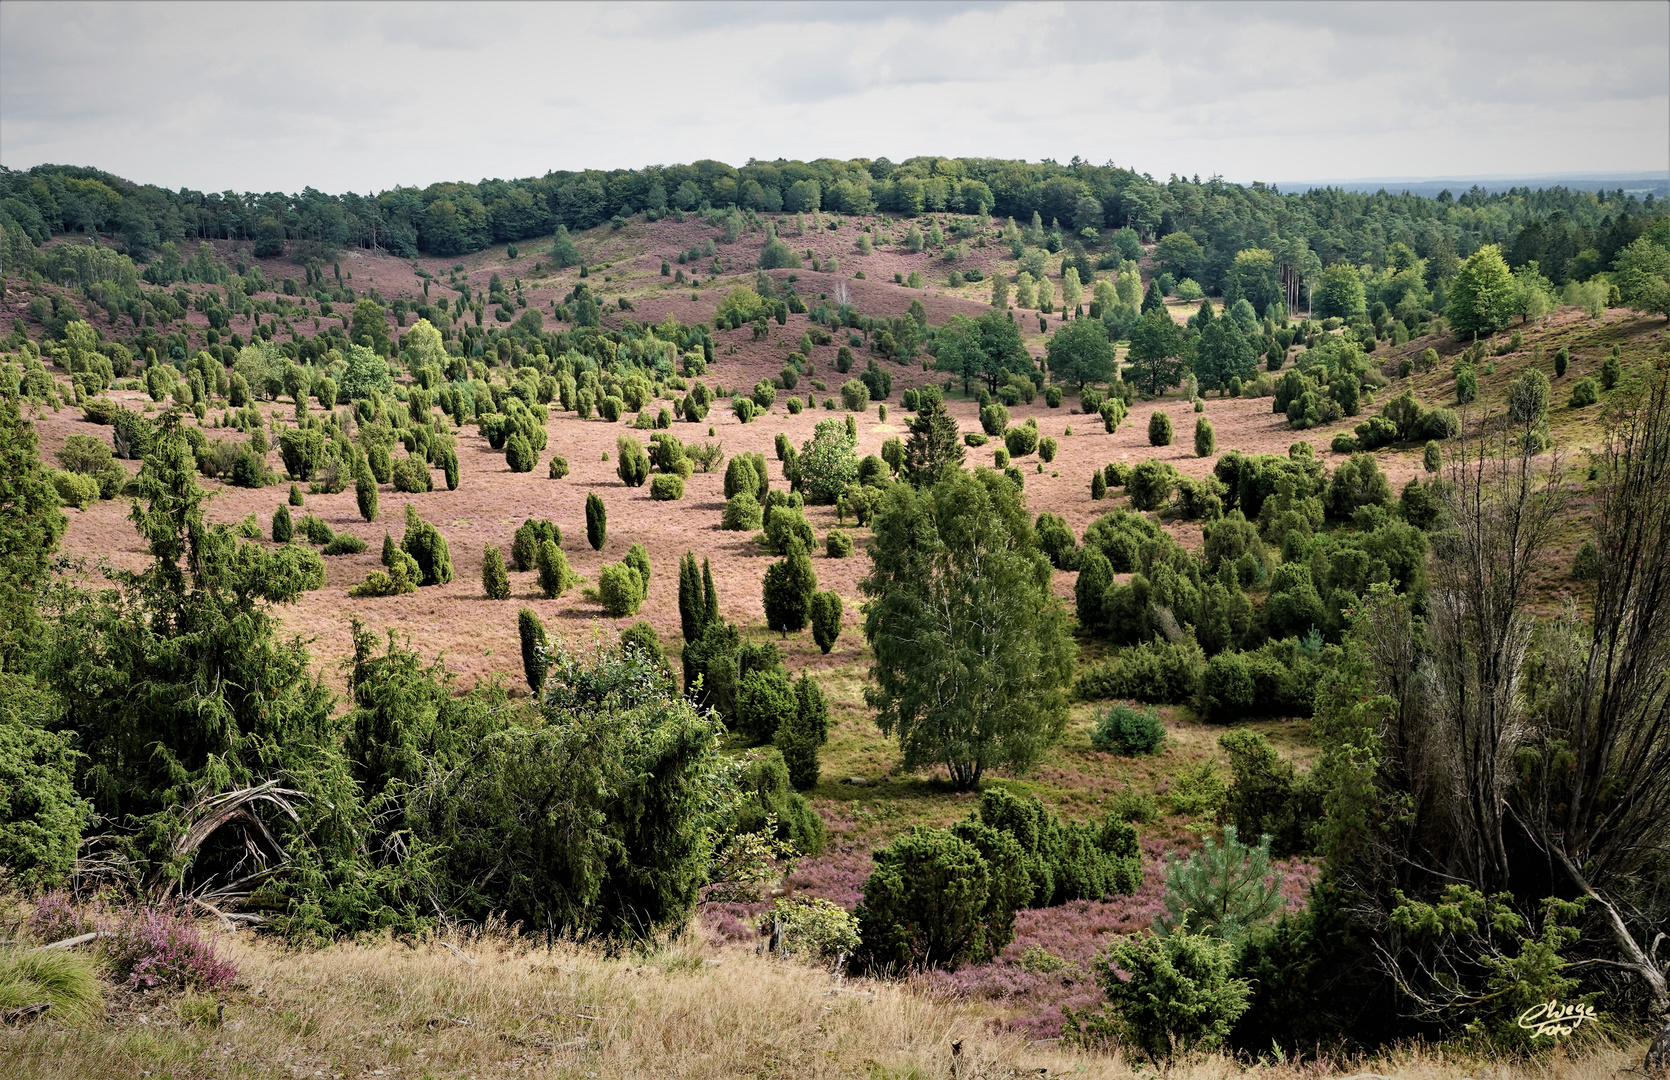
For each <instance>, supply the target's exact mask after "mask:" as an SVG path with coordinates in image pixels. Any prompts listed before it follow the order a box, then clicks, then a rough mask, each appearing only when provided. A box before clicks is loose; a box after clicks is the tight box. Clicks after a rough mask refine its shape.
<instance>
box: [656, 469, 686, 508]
mask: <svg viewBox="0 0 1670 1080" xmlns="http://www.w3.org/2000/svg"><path fill="white" fill-rule="evenodd" d="M649 497H650V498H652V499H654V500H656V501H657V502H677V501H678V500H680V499H682V498H684V477H682V476H680V475H679V474H678V473H656V474H655V477H654V479H652V480H650V482H649Z"/></svg>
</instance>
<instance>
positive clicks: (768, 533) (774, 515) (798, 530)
mask: <svg viewBox="0 0 1670 1080" xmlns="http://www.w3.org/2000/svg"><path fill="white" fill-rule="evenodd" d="M772 494H773V495H777V494H779V493H778V492H772ZM790 540H799V541H800V543H801V544H802V545H804V546H805V548H806V550H807V551H811V550H812V549H813V548H814V547H816V546H817V542H818V541H817V536H816V535H815V534H814V533H813V532H812V525H811V522H809V521H807V520H806V515H805V513H804V512H802V511H801V510H800V509H799V508H798V507H793V506H787V505H785V506H778V507H776V508H774V509H773V510H772V512H771V514H770V515H769V516H767V517H766V519H765V546H766V548H767V549H768V550H769V551H770V552H771V553H772V554H773V555H787V554H788V553H789V541H790Z"/></svg>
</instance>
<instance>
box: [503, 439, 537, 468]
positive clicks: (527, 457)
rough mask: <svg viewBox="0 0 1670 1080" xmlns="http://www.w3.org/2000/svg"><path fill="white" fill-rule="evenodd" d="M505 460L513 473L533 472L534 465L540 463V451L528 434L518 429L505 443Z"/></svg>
mask: <svg viewBox="0 0 1670 1080" xmlns="http://www.w3.org/2000/svg"><path fill="white" fill-rule="evenodd" d="M504 460H505V464H506V465H509V466H510V471H511V472H513V473H525V472H532V471H533V467H534V466H535V465H537V464H539V452H538V451H536V450H535V449H534V448H533V444H532V443H530V442H529V441H528V439H527V436H525V435H523V434H522V433H521V432H520V431H518V432H516V433H515V434H514V435H512V436H511V437H510V438H509V439H508V440H507V441H506V442H505V444H504Z"/></svg>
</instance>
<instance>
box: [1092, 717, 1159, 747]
mask: <svg viewBox="0 0 1670 1080" xmlns="http://www.w3.org/2000/svg"><path fill="white" fill-rule="evenodd" d="M1165 741H1166V729H1165V725H1164V724H1162V723H1161V722H1160V714H1159V713H1157V712H1155V711H1154V710H1153V709H1133V708H1131V707H1130V706H1129V705H1112V706H1109V707H1108V708H1106V709H1102V710H1100V711H1098V712H1097V713H1096V721H1095V726H1094V727H1093V728H1091V730H1090V745H1091V746H1093V747H1095V748H1096V749H1097V750H1107V751H1110V752H1112V753H1115V754H1119V755H1120V756H1121V757H1136V756H1137V755H1139V754H1157V753H1159V752H1160V750H1161V748H1162V747H1164V746H1165Z"/></svg>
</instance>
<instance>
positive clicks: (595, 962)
mask: <svg viewBox="0 0 1670 1080" xmlns="http://www.w3.org/2000/svg"><path fill="white" fill-rule="evenodd" d="M219 951H220V953H221V955H223V956H225V957H226V958H228V959H231V960H233V961H235V962H236V963H237V965H238V967H239V969H240V973H241V974H240V978H239V980H238V986H237V988H236V989H235V990H233V991H231V992H229V993H226V994H224V995H222V996H220V997H219V998H218V999H217V998H214V997H210V996H207V995H183V996H182V995H171V994H165V993H151V994H140V993H133V992H129V991H126V990H116V991H109V992H107V994H106V1000H105V1011H104V1014H103V1015H102V1016H100V1017H95V1018H94V1019H92V1020H89V1021H84V1022H81V1023H74V1024H71V1023H55V1022H52V1021H49V1020H38V1021H35V1022H33V1023H31V1024H29V1025H28V1026H25V1027H21V1028H20V1027H10V1028H0V1076H6V1077H10V1078H15V1080H36V1078H48V1077H50V1078H60V1077H62V1078H70V1077H74V1078H86V1080H93V1078H98V1080H103V1078H112V1080H115V1078H125V1077H154V1078H158V1080H161V1078H164V1077H167V1078H173V1080H186V1078H196V1077H251V1078H255V1077H306V1076H322V1077H332V1078H335V1077H367V1076H400V1077H413V1078H424V1080H429V1078H433V1080H441V1078H454V1077H456V1078H458V1080H465V1078H474V1080H487V1078H490V1077H513V1076H552V1077H600V1078H604V1077H606V1078H616V1077H619V1078H631V1077H663V1076H665V1077H681V1078H689V1080H704V1078H709V1077H714V1078H717V1077H758V1078H768V1077H769V1078H777V1077H782V1078H790V1077H794V1078H799V1077H805V1078H821V1077H862V1078H866V1080H883V1078H885V1080H895V1078H896V1080H907V1078H909V1080H917V1078H921V1080H927V1078H930V1077H933V1078H939V1077H954V1078H957V1080H969V1078H975V1077H979V1078H996V1077H1018V1076H1023V1075H1024V1076H1048V1077H1085V1078H1096V1077H1109V1078H1119V1077H1135V1076H1153V1075H1155V1071H1154V1070H1153V1068H1152V1067H1151V1066H1145V1065H1143V1064H1141V1063H1130V1062H1126V1061H1124V1060H1123V1059H1122V1058H1120V1057H1119V1056H1118V1055H1117V1054H1112V1055H1105V1054H1089V1053H1085V1052H1080V1051H1075V1050H1072V1049H1069V1048H1064V1047H1060V1046H1056V1045H1047V1044H1046V1045H1039V1044H1028V1043H1026V1042H1025V1041H1023V1040H1022V1039H1020V1038H1018V1037H1014V1036H999V1035H993V1034H991V1030H990V1029H989V1028H988V1026H987V1025H986V1023H985V1018H984V1017H983V1016H982V1015H981V1013H980V1011H979V1010H978V1009H976V1008H975V1007H973V1006H971V1005H969V1004H967V1003H960V1002H957V1001H953V1000H950V999H947V998H944V997H939V996H935V995H933V994H929V993H924V992H920V991H918V990H917V989H915V988H913V987H911V986H910V985H908V984H896V983H895V984H886V983H872V982H868V981H842V982H836V981H833V980H832V979H831V977H830V976H829V975H828V974H827V973H826V972H824V971H822V970H820V969H817V968H813V967H809V966H805V965H801V964H798V963H795V962H792V961H779V960H775V959H771V958H768V957H761V956H757V955H755V954H754V952H753V951H752V950H749V949H745V948H730V949H722V950H715V949H713V948H710V947H708V946H705V945H702V944H700V943H698V942H697V941H696V940H694V938H691V939H687V940H684V941H681V942H679V943H676V944H674V945H673V946H671V947H669V948H667V949H665V950H663V951H660V952H658V953H656V954H654V955H652V956H648V957H632V956H624V957H610V956H607V955H604V954H602V953H600V952H597V951H595V950H592V949H588V948H586V947H583V946H574V945H563V944H559V945H557V946H555V947H553V948H549V949H547V948H545V947H543V946H535V945H532V944H530V943H529V942H527V941H526V940H523V941H518V940H515V939H512V938H509V937H506V936H499V935H483V936H476V937H450V938H435V939H431V940H427V941H423V942H417V943H410V944H408V943H402V942H396V941H387V940H385V941H379V942H372V943H368V944H342V945H336V946H333V947H330V948H326V949H321V950H317V951H294V950H286V949H283V948H281V947H279V946H277V945H275V944H272V943H270V942H268V941H265V940H261V939H257V938H254V937H252V936H251V935H249V934H247V933H244V934H239V935H235V936H230V937H227V938H222V939H221V943H220V950H219ZM959 1046H960V1051H959V1050H958V1049H957V1048H958V1047H959ZM1641 1052H1642V1051H1641V1048H1640V1047H1637V1046H1628V1045H1620V1046H1614V1045H1599V1046H1590V1047H1587V1048H1586V1049H1584V1050H1583V1051H1581V1052H1579V1053H1576V1054H1571V1055H1568V1054H1566V1053H1564V1052H1561V1051H1555V1052H1554V1053H1553V1054H1552V1055H1551V1056H1548V1057H1545V1058H1542V1059H1539V1060H1535V1061H1490V1060H1470V1059H1463V1058H1458V1057H1456V1056H1454V1055H1453V1053H1440V1052H1436V1051H1431V1050H1425V1049H1419V1048H1415V1049H1410V1050H1407V1051H1404V1052H1400V1053H1396V1054H1392V1055H1389V1056H1385V1057H1382V1058H1379V1059H1375V1060H1357V1061H1337V1060H1335V1061H1329V1060H1324V1061H1319V1062H1310V1063H1308V1064H1305V1065H1302V1066H1294V1065H1286V1064H1283V1063H1279V1062H1261V1063H1256V1064H1255V1063H1250V1062H1236V1061H1234V1060H1230V1059H1225V1058H1218V1057H1214V1058H1207V1059H1204V1060H1196V1061H1192V1062H1188V1063H1184V1064H1180V1065H1178V1066H1176V1067H1174V1068H1172V1069H1171V1070H1169V1071H1168V1072H1166V1073H1165V1074H1164V1075H1167V1076H1170V1077H1175V1078H1177V1080H1208V1078H1211V1080H1217V1078H1224V1077H1231V1076H1252V1077H1257V1078H1260V1080H1263V1078H1269V1080H1280V1078H1287V1077H1295V1078H1297V1077H1323V1076H1351V1075H1362V1074H1379V1075H1381V1076H1385V1077H1396V1078H1399V1080H1403V1078H1407V1080H1438V1078H1440V1077H1443V1078H1450V1077H1478V1078H1482V1077H1485V1076H1489V1077H1492V1078H1493V1080H1521V1078H1523V1080H1532V1078H1538V1080H1540V1078H1553V1077H1570V1078H1572V1080H1601V1078H1603V1077H1604V1078H1611V1077H1615V1076H1618V1075H1620V1073H1622V1072H1624V1071H1632V1070H1633V1069H1635V1068H1638V1066H1639V1062H1640V1060H1641Z"/></svg>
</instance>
